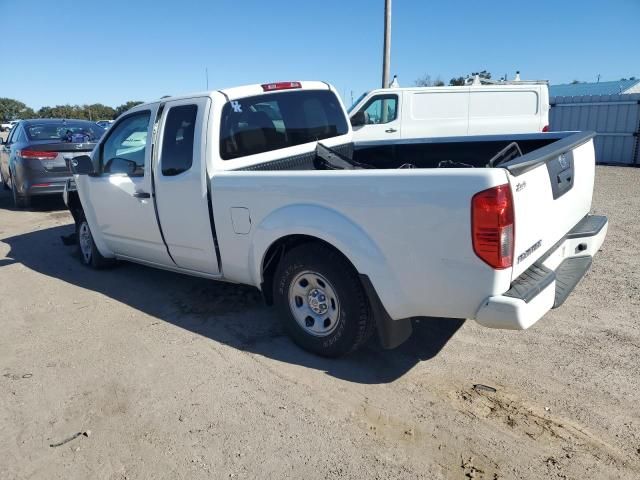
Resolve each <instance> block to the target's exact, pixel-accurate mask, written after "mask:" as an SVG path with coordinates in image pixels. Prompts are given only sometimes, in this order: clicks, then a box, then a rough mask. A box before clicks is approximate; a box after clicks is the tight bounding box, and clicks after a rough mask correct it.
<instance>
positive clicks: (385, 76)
mask: <svg viewBox="0 0 640 480" xmlns="http://www.w3.org/2000/svg"><path fill="white" fill-rule="evenodd" d="M390 66H391V0H384V48H383V51H382V88H388V87H389V70H390Z"/></svg>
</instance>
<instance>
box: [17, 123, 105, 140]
mask: <svg viewBox="0 0 640 480" xmlns="http://www.w3.org/2000/svg"><path fill="white" fill-rule="evenodd" d="M26 131H27V136H28V137H29V140H58V141H61V142H73V143H95V142H97V141H98V140H100V138H101V137H102V135H103V134H104V132H105V130H104V128H102V127H100V126H99V125H96V124H95V123H92V122H60V123H31V124H29V125H28V126H26Z"/></svg>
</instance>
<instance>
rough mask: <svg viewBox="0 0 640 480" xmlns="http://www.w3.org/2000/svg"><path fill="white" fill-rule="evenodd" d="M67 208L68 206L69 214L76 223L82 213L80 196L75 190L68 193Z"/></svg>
mask: <svg viewBox="0 0 640 480" xmlns="http://www.w3.org/2000/svg"><path fill="white" fill-rule="evenodd" d="M67 208H69V211H70V212H71V216H72V217H73V220H74V221H75V222H76V225H77V224H78V222H79V221H80V217H81V214H82V203H80V196H79V195H78V192H77V191H75V192H74V191H71V192H69V193H68V197H67Z"/></svg>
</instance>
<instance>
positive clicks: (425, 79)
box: [414, 74, 444, 87]
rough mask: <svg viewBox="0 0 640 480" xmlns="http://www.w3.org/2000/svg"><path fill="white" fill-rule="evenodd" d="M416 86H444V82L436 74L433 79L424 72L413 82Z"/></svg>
mask: <svg viewBox="0 0 640 480" xmlns="http://www.w3.org/2000/svg"><path fill="white" fill-rule="evenodd" d="M414 83H415V85H416V87H444V82H443V81H442V79H441V78H440V76H437V77H436V79H435V80H432V79H431V75H429V74H425V75H423V76H422V77H420V78H418V79H417V80H416V81H415V82H414Z"/></svg>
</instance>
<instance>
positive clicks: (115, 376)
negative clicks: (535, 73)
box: [0, 167, 640, 479]
mask: <svg viewBox="0 0 640 480" xmlns="http://www.w3.org/2000/svg"><path fill="white" fill-rule="evenodd" d="M639 185H640V169H629V168H615V167H599V168H598V170H597V186H596V194H595V198H594V211H595V212H597V213H602V214H606V215H608V216H609V219H610V228H609V235H608V238H607V240H606V241H605V244H604V246H603V249H602V251H601V252H600V254H599V255H598V256H597V258H596V259H595V261H594V265H593V268H592V270H591V271H590V273H589V274H588V275H587V277H586V278H585V279H584V280H583V281H582V282H581V283H580V285H579V286H578V287H577V289H576V291H575V292H574V293H573V295H572V296H570V297H569V299H568V300H567V302H566V303H565V305H564V306H563V307H562V308H560V309H558V310H554V311H552V312H551V313H549V314H548V315H547V316H546V317H545V318H544V319H543V320H541V321H540V322H538V323H537V324H536V325H535V326H534V327H533V328H532V329H530V330H528V331H524V332H507V331H496V330H489V329H485V328H482V327H480V326H478V325H476V324H475V323H474V322H472V321H467V322H462V321H456V320H432V321H422V322H421V323H419V324H418V325H416V328H415V333H414V335H413V337H412V338H411V339H410V340H409V341H408V342H407V343H406V344H404V345H403V346H402V347H400V348H398V349H396V350H393V351H383V350H381V349H380V348H378V347H377V346H376V344H375V343H372V344H371V345H369V346H367V347H366V348H365V349H363V350H362V351H361V352H358V353H357V354H355V355H353V356H351V357H349V358H347V359H343V360H338V361H330V360H325V359H321V358H318V357H315V356H312V355H309V354H306V353H305V352H303V351H301V350H299V349H298V348H297V347H295V346H294V345H293V344H292V343H291V342H290V341H289V340H288V338H287V337H285V336H284V335H283V333H282V330H281V328H280V325H279V323H278V319H277V318H276V316H275V314H274V312H273V311H272V310H271V309H268V308H266V307H264V306H263V305H262V303H261V300H260V296H259V295H258V294H257V292H256V291H254V290H252V289H249V288H245V287H241V286H233V285H225V284H219V283H215V282H209V281H204V280H199V279H193V278H188V277H183V276H179V275H175V274H171V273H167V272H161V271H155V270H151V269H148V268H145V267H141V266H137V265H132V264H123V265H121V266H119V267H118V268H115V269H113V270H108V271H104V272H95V271H92V270H89V269H86V268H84V267H82V266H81V265H80V263H79V261H78V259H77V258H76V256H75V253H74V247H65V246H63V244H62V242H61V240H60V236H61V235H65V234H68V233H70V232H71V230H72V229H71V225H70V223H71V222H70V220H71V219H70V216H69V215H68V214H67V213H66V212H65V211H64V210H63V206H62V205H61V204H60V203H59V202H58V203H43V202H38V204H36V206H35V207H34V209H32V210H31V211H28V212H17V211H13V210H12V209H11V208H10V199H9V196H8V195H7V194H6V192H2V194H1V195H0V312H1V313H0V318H1V319H2V334H1V335H0V370H1V371H0V431H1V432H2V435H0V452H2V454H1V455H0V478H1V479H23V478H35V479H40V478H42V479H54V478H61V479H62V478H64V479H84V478H95V479H140V478H149V479H163V478H166V479H174V478H176V479H181V478H184V479H200V478H202V479H210V478H246V479H252V478H292V479H301V478H303V479H335V478H367V479H377V478H379V479H407V478H424V479H438V478H452V479H457V478H461V479H462V478H477V479H479V478H484V479H497V478H499V479H503V478H504V479H511V478H513V479H516V478H518V479H519V478H534V479H548V478H570V479H586V478H590V479H604V478H611V479H614V478H615V479H637V478H639V477H640V413H639V411H640V407H639V405H640V393H639V389H638V363H639V362H638V360H639V359H640V326H639V320H640V318H639V317H640V315H639V313H640V255H638V253H637V239H638V237H640V223H639V222H638V216H637V215H638V212H639V211H640V195H638V194H639V192H640V188H639ZM474 384H485V385H489V386H492V387H494V388H496V392H495V393H492V392H489V391H483V390H480V391H476V390H475V389H474V388H473V385H474ZM88 430H90V435H88V436H86V435H81V436H79V437H77V438H75V439H73V440H71V441H69V442H68V443H65V444H64V445H62V446H58V447H52V446H50V445H51V444H56V443H59V442H61V441H63V440H65V439H67V438H69V437H70V436H72V435H74V434H75V433H77V432H87V431H88ZM87 433H88V432H87Z"/></svg>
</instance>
